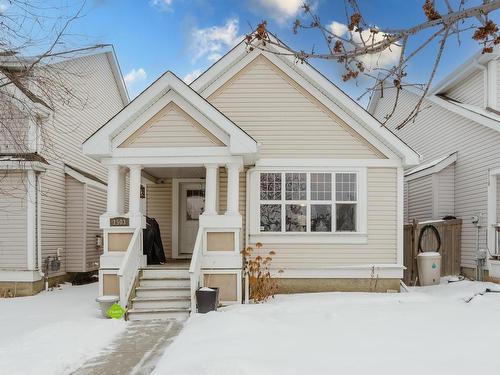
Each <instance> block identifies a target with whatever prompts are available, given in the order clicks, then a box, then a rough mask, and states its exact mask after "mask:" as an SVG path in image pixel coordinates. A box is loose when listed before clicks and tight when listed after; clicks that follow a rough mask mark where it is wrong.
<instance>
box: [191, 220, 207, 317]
mask: <svg viewBox="0 0 500 375" xmlns="http://www.w3.org/2000/svg"><path fill="white" fill-rule="evenodd" d="M203 232H204V229H203V227H201V226H200V227H199V228H198V234H197V235H196V241H195V243H194V249H193V255H192V257H191V264H190V265H189V279H190V282H191V314H193V313H195V312H196V291H197V290H198V287H199V286H200V277H201V260H202V257H203V253H202V251H203Z"/></svg>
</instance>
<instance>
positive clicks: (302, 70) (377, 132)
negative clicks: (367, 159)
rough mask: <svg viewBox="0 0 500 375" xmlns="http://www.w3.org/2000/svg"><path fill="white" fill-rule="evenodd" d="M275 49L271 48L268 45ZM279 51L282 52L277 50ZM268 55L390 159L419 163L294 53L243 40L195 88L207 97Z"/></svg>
mask: <svg viewBox="0 0 500 375" xmlns="http://www.w3.org/2000/svg"><path fill="white" fill-rule="evenodd" d="M268 48H270V49H271V47H268ZM277 52H279V51H277ZM259 54H262V55H264V56H265V57H266V58H268V59H269V60H270V61H271V62H273V63H274V64H275V65H276V66H278V67H279V68H280V69H281V70H282V71H284V72H285V73H286V74H287V75H288V76H289V77H290V78H292V79H293V80H295V81H296V82H297V83H299V84H300V85H301V86H302V87H303V88H304V89H305V90H306V91H308V92H309V93H310V94H311V95H313V96H314V97H315V98H317V99H318V100H319V101H320V102H321V103H322V104H323V105H325V106H326V107H327V108H329V109H330V110H331V111H332V112H334V113H335V114H336V115H337V116H339V117H340V118H341V119H342V120H343V121H345V122H346V123H347V124H348V125H349V126H351V127H352V128H353V129H354V130H355V131H356V132H358V133H359V134H360V135H361V136H363V137H364V138H365V139H367V140H368V141H369V142H370V143H372V144H373V145H374V146H375V147H376V148H378V149H379V150H380V151H382V152H383V153H384V154H385V155H386V156H387V157H389V158H401V159H403V160H404V163H405V164H406V165H416V164H418V162H419V155H418V154H417V153H416V152H415V151H414V150H412V149H411V148H410V147H409V146H408V145H406V144H405V143H404V142H403V141H402V140H401V139H399V138H398V137H397V136H396V135H395V134H393V133H392V132H391V131H390V130H389V129H387V128H385V127H382V126H381V124H380V123H379V122H378V121H377V120H376V119H375V118H374V117H373V116H371V115H370V114H369V113H367V112H366V111H365V110H364V109H363V108H362V107H360V106H359V105H358V104H357V103H356V102H354V101H353V100H352V99H351V98H350V97H349V96H347V95H346V94H345V93H344V92H343V91H341V90H340V89H339V88H338V87H336V86H335V85H334V84H333V83H331V82H330V81H329V80H328V79H326V78H325V77H324V76H323V75H321V74H320V73H319V72H318V71H317V70H315V69H314V68H313V67H311V66H310V65H309V64H306V63H304V64H296V63H295V61H294V60H293V57H291V56H284V55H278V54H276V53H272V52H266V51H262V50H260V49H258V48H256V49H254V50H253V51H252V52H246V44H245V42H244V41H242V42H241V43H240V44H239V45H238V46H236V47H235V48H234V49H233V50H231V51H230V52H229V53H228V54H227V55H225V56H224V57H223V58H222V59H221V60H219V61H218V62H217V63H215V64H214V65H213V66H212V67H211V68H209V69H208V70H207V71H206V72H205V73H204V74H202V75H201V76H200V77H198V79H196V80H195V81H194V82H193V83H192V84H191V87H193V89H195V90H197V91H198V92H200V94H201V95H203V97H205V98H207V97H208V96H209V95H210V94H212V93H213V92H215V90H217V88H219V87H221V86H222V85H223V84H224V83H225V82H227V81H228V80H229V79H230V78H231V77H233V76H234V75H235V74H236V73H238V72H239V71H240V70H241V69H243V68H244V67H245V66H246V65H248V64H249V63H250V62H251V61H253V60H254V59H255V58H256V57H257V56H258V55H259Z"/></svg>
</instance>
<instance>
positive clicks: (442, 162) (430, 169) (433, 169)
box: [405, 152, 458, 181]
mask: <svg viewBox="0 0 500 375" xmlns="http://www.w3.org/2000/svg"><path fill="white" fill-rule="evenodd" d="M457 159H458V155H457V153H456V152H454V153H453V154H451V155H447V156H442V157H440V158H438V159H435V160H433V161H431V162H429V163H425V164H422V165H419V166H418V167H416V168H413V169H412V170H409V171H408V172H406V173H405V181H411V180H415V179H417V178H422V177H425V176H429V175H431V174H435V173H438V172H441V171H442V170H443V169H445V168H446V167H448V166H450V165H451V164H453V163H454V162H456V161H457Z"/></svg>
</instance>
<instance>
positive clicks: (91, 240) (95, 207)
mask: <svg viewBox="0 0 500 375" xmlns="http://www.w3.org/2000/svg"><path fill="white" fill-rule="evenodd" d="M85 204H86V205H85V208H86V210H85V262H84V270H85V271H86V272H87V271H93V270H96V269H98V268H99V257H100V256H101V254H102V248H100V249H98V248H97V247H96V235H98V234H101V235H102V230H101V229H100V228H99V216H101V215H102V214H103V213H104V212H105V211H106V191H104V190H102V189H98V188H96V187H94V186H90V185H86V186H85Z"/></svg>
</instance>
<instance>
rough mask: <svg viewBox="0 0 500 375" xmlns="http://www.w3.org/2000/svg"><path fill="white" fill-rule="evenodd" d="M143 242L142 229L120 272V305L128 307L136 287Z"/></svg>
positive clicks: (136, 236)
mask: <svg viewBox="0 0 500 375" xmlns="http://www.w3.org/2000/svg"><path fill="white" fill-rule="evenodd" d="M141 241H142V228H136V229H135V231H134V234H133V236H132V239H131V240H130V244H129V245H128V248H127V251H126V253H125V256H124V257H123V260H122V263H121V265H120V269H119V270H118V274H117V275H118V281H119V285H120V305H121V306H122V307H123V308H126V307H127V304H128V298H129V296H130V293H131V292H132V288H133V287H134V282H135V279H136V277H137V275H138V272H139V268H140V266H141V261H142V257H143V256H142V254H141Z"/></svg>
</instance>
